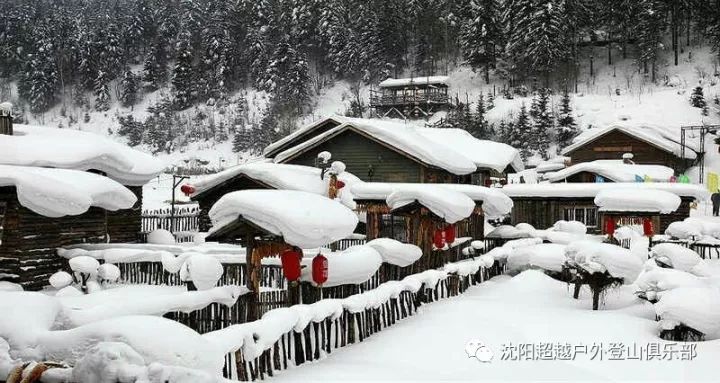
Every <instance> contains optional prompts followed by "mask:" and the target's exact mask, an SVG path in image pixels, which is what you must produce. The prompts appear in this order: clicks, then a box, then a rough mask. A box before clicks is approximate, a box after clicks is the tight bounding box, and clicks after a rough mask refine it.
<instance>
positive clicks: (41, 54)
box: [18, 30, 59, 113]
mask: <svg viewBox="0 0 720 383" xmlns="http://www.w3.org/2000/svg"><path fill="white" fill-rule="evenodd" d="M45 31H46V32H47V35H49V32H48V31H47V30H45ZM39 33H40V32H39ZM47 35H42V36H40V37H39V39H38V40H37V41H36V42H35V44H34V45H33V47H32V48H33V51H32V52H29V53H28V54H27V56H26V59H25V60H26V61H25V65H24V67H23V71H22V73H21V77H20V83H19V85H18V91H19V92H20V97H22V98H23V99H25V100H27V101H28V103H29V104H30V110H31V111H33V112H35V113H42V112H45V111H47V110H48V109H49V108H50V107H51V106H52V105H53V104H54V103H55V100H56V95H57V89H58V82H59V80H58V73H57V70H56V67H55V61H54V52H53V50H52V44H51V43H50V40H49V38H48V37H47Z"/></svg>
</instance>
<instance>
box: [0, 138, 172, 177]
mask: <svg viewBox="0 0 720 383" xmlns="http://www.w3.org/2000/svg"><path fill="white" fill-rule="evenodd" d="M13 130H14V134H13V135H12V136H8V135H3V136H1V137H0V164H3V165H18V166H40V167H52V168H61V169H73V170H99V171H102V172H104V173H105V174H107V176H108V177H110V178H112V179H114V180H115V181H118V182H119V183H121V184H123V185H128V186H140V185H144V184H146V183H147V182H148V181H149V180H150V179H152V178H154V177H155V176H157V175H158V174H159V173H160V172H162V170H163V168H164V166H163V163H162V162H161V161H159V160H158V159H156V158H154V157H153V156H151V155H149V154H147V153H143V152H140V151H138V150H135V149H132V148H130V147H128V146H126V145H123V144H121V143H118V142H115V141H113V140H111V139H110V138H108V137H104V136H100V135H97V134H93V133H89V132H83V131H79V130H74V129H56V128H47V127H39V126H29V125H14V127H13Z"/></svg>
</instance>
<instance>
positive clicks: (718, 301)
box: [654, 287, 720, 334]
mask: <svg viewBox="0 0 720 383" xmlns="http://www.w3.org/2000/svg"><path fill="white" fill-rule="evenodd" d="M658 296H659V297H660V301H659V302H657V303H656V304H655V305H654V307H655V312H656V313H657V315H658V316H659V317H660V318H661V319H662V320H663V321H668V322H671V323H673V322H679V323H682V324H685V325H686V326H688V327H691V328H694V329H695V330H698V331H700V332H702V333H704V334H714V333H716V332H717V331H719V330H720V291H718V289H717V288H715V287H680V288H677V289H672V290H668V291H665V292H663V293H662V294H658Z"/></svg>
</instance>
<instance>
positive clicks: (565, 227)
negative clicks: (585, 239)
mask: <svg viewBox="0 0 720 383" xmlns="http://www.w3.org/2000/svg"><path fill="white" fill-rule="evenodd" d="M553 229H554V230H555V231H561V232H565V233H571V234H585V233H587V226H585V224H584V223H582V222H579V221H565V220H560V221H557V222H555V224H554V225H553Z"/></svg>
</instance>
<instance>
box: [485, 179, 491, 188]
mask: <svg viewBox="0 0 720 383" xmlns="http://www.w3.org/2000/svg"><path fill="white" fill-rule="evenodd" d="M485 186H486V187H490V186H492V180H491V179H490V178H485Z"/></svg>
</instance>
